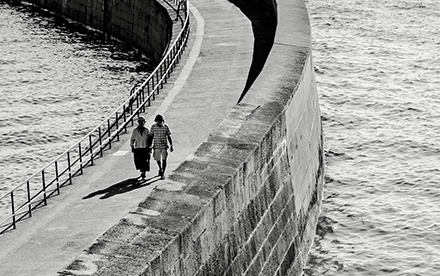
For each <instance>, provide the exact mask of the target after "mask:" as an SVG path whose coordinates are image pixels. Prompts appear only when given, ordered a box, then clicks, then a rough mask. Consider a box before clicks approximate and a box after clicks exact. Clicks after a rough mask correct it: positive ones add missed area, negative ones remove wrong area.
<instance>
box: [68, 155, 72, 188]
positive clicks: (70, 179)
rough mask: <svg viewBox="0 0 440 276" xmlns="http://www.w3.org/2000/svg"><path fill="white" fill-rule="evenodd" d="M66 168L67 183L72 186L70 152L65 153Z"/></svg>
mask: <svg viewBox="0 0 440 276" xmlns="http://www.w3.org/2000/svg"><path fill="white" fill-rule="evenodd" d="M67 168H68V169H69V183H70V185H72V166H71V165H70V151H68V152H67Z"/></svg>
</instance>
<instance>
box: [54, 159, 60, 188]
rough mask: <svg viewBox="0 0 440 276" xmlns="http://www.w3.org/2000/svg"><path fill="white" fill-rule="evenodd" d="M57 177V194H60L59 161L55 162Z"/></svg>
mask: <svg viewBox="0 0 440 276" xmlns="http://www.w3.org/2000/svg"><path fill="white" fill-rule="evenodd" d="M55 177H56V180H57V193H58V194H60V177H59V175H58V160H57V161H55Z"/></svg>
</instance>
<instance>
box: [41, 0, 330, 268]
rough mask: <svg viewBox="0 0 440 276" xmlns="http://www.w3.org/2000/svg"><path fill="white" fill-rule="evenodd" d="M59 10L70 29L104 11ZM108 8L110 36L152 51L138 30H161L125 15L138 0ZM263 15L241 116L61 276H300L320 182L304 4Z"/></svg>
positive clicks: (89, 5)
mask: <svg viewBox="0 0 440 276" xmlns="http://www.w3.org/2000/svg"><path fill="white" fill-rule="evenodd" d="M33 1H45V2H44V3H45V5H46V4H48V3H49V1H53V0H33ZM63 1H64V2H63V6H62V9H63V10H64V11H65V10H66V9H68V10H69V11H68V12H67V13H68V14H69V15H72V16H73V17H74V19H76V20H78V18H80V19H81V20H83V21H84V22H93V24H91V25H93V26H98V25H99V24H100V23H99V22H100V21H99V20H100V18H103V17H102V14H101V16H100V13H102V12H103V10H104V9H103V8H102V5H103V2H99V1H98V0H96V1H95V2H94V1H93V0H89V1H84V0H63ZM67 1H69V2H67ZM82 1H84V2H82ZM118 1H119V0H115V1H114V2H112V5H110V6H106V9H108V8H110V9H111V10H112V11H115V12H114V13H112V16H111V18H107V19H106V20H109V21H108V22H111V24H110V25H108V26H107V27H108V28H109V29H111V31H112V33H114V34H116V35H118V36H120V37H121V38H123V36H124V35H127V36H128V37H130V38H129V40H130V41H136V43H139V44H142V42H140V41H138V39H139V40H142V39H144V40H143V41H145V39H146V37H149V38H148V40H149V41H152V40H160V36H161V33H160V32H158V33H156V34H154V33H152V32H151V30H149V29H148V28H149V27H147V26H152V25H153V23H152V22H154V21H155V20H156V18H158V17H159V19H158V22H161V21H162V19H160V16H158V14H155V10H154V9H151V11H152V13H147V14H145V13H143V12H141V11H137V12H136V13H135V12H134V11H135V10H137V9H145V6H144V5H147V4H146V3H148V2H147V1H146V0H142V1H140V0H124V1H120V2H118ZM144 1H145V2H144ZM259 1H264V0H259ZM66 3H67V4H66ZM267 3H268V5H271V6H273V7H274V9H276V10H277V14H278V26H277V32H276V36H275V39H274V44H273V47H272V50H271V51H270V54H269V56H268V57H267V61H266V62H265V65H264V68H263V70H262V71H261V73H260V75H259V76H258V78H257V79H256V80H255V82H254V83H253V85H252V87H250V89H249V91H248V92H247V93H246V96H245V97H244V98H243V99H242V101H241V102H240V104H238V105H236V107H234V108H233V109H232V111H231V112H230V113H229V114H228V116H227V117H226V118H225V119H224V120H223V122H222V123H221V124H220V125H219V126H218V127H217V129H216V131H214V132H213V133H212V134H211V135H209V137H208V138H207V140H206V141H205V142H204V143H202V144H201V145H200V146H199V147H198V148H197V149H196V151H195V152H194V153H193V154H192V155H191V156H190V157H189V158H188V159H187V160H186V161H185V162H184V163H182V164H181V165H180V166H179V167H178V169H176V170H175V171H174V172H173V173H172V174H171V175H170V176H169V177H168V178H167V179H166V180H164V181H162V182H161V185H159V186H157V188H156V189H155V190H154V191H153V192H152V194H151V196H150V197H148V198H147V199H145V200H144V201H143V202H141V203H140V204H139V205H138V207H137V208H136V209H135V210H132V211H131V212H130V213H129V214H128V215H127V216H126V217H124V218H122V219H121V220H120V222H119V223H118V224H117V225H114V226H113V227H112V228H110V229H109V230H108V231H106V232H105V233H104V234H103V235H102V236H101V237H99V238H98V239H97V240H96V241H95V243H94V244H93V245H91V246H90V247H89V248H88V249H86V250H85V251H84V252H83V253H82V254H81V255H79V256H78V257H77V258H76V259H75V260H74V261H73V262H72V263H71V264H70V265H68V266H67V267H65V268H64V269H63V270H61V271H60V272H59V275H78V276H79V275H94V276H98V275H105V276H108V275H158V276H159V275H160V276H164V275H181V276H190V275H196V276H198V275H200V276H201V275H224V276H229V275H230V276H236V275H248V276H255V275H261V276H271V275H277V276H284V275H289V276H290V275H291V276H299V275H301V274H302V267H303V265H304V263H305V260H306V257H307V253H308V249H309V248H310V245H311V242H312V240H313V236H314V233H315V226H316V222H317V218H318V214H319V209H320V202H321V199H322V187H323V178H324V156H323V138H322V128H321V116H320V110H319V105H318V95H317V89H316V84H315V79H314V67H313V61H312V55H311V42H310V23H309V21H308V15H307V10H306V8H305V5H304V3H303V1H302V0H278V1H277V2H276V3H275V2H274V1H271V0H267ZM276 5H277V7H276ZM56 7H58V8H59V9H61V8H60V7H59V6H56ZM54 10H55V11H56V8H54ZM148 10H149V9H148ZM91 11H93V12H91ZM157 11H159V9H157ZM159 13H160V12H159ZM64 14H66V12H64ZM75 16H76V17H75ZM165 17H166V16H165ZM127 18H132V19H127ZM153 18H154V19H153ZM168 18H169V17H168ZM147 23H148V24H147ZM150 24H151V25H150ZM154 24H156V23H154ZM157 24H161V23H157ZM130 26H132V27H133V28H134V29H132V30H130ZM135 29H136V30H135ZM133 30H135V31H133ZM147 33H148V36H146V34H147ZM162 35H163V34H162ZM136 37H138V38H136ZM144 47H147V46H144Z"/></svg>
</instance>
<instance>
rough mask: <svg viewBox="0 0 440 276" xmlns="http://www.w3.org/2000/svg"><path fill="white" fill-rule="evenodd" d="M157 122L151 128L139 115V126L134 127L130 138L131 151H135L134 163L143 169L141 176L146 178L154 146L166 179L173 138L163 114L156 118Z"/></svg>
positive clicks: (158, 162)
mask: <svg viewBox="0 0 440 276" xmlns="http://www.w3.org/2000/svg"><path fill="white" fill-rule="evenodd" d="M154 121H155V122H156V123H155V124H154V125H152V126H151V129H150V130H149V129H148V128H146V127H145V118H144V117H143V116H139V118H138V126H137V127H136V128H135V129H133V132H132V134H131V139H130V146H131V152H133V157H134V164H135V167H136V169H137V170H139V171H141V178H142V179H145V176H146V175H145V174H146V172H149V171H150V154H151V147H152V148H153V158H154V160H156V162H157V165H158V167H159V176H160V178H161V179H165V169H166V167H167V157H168V143H169V145H170V151H171V152H172V151H173V150H174V148H173V141H172V140H171V131H170V128H169V126H168V125H167V124H165V118H164V116H163V115H162V114H158V115H157V116H156V118H155V119H154Z"/></svg>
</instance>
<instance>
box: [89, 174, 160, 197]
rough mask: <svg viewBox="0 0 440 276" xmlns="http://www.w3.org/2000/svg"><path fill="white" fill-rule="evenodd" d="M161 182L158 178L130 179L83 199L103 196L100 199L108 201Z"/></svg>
mask: <svg viewBox="0 0 440 276" xmlns="http://www.w3.org/2000/svg"><path fill="white" fill-rule="evenodd" d="M159 180H160V178H159V177H157V176H153V177H150V178H148V179H145V180H142V179H140V178H130V179H127V180H124V181H121V182H119V183H116V184H114V185H112V186H110V187H108V188H106V189H103V190H99V191H96V192H93V193H90V194H88V195H86V196H85V197H83V199H88V198H92V197H95V196H98V195H102V196H101V197H100V199H107V198H109V197H112V196H115V195H118V194H123V193H127V192H130V191H133V190H136V189H139V188H142V187H145V186H148V185H151V184H153V183H154V182H156V181H159Z"/></svg>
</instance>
